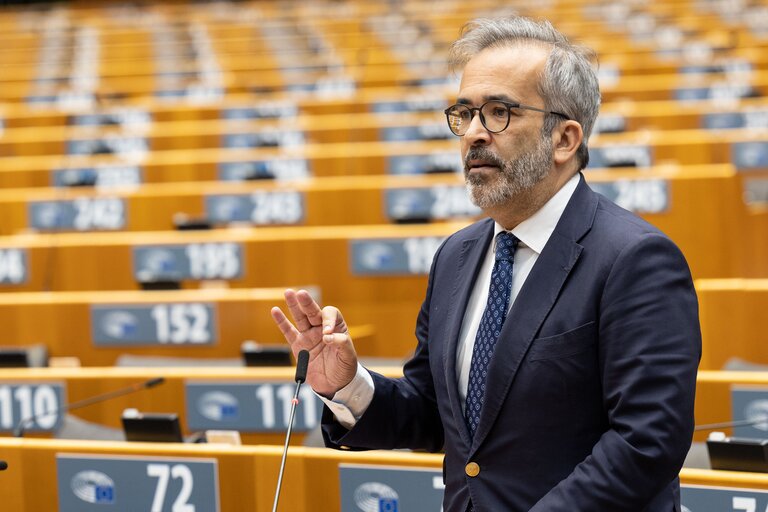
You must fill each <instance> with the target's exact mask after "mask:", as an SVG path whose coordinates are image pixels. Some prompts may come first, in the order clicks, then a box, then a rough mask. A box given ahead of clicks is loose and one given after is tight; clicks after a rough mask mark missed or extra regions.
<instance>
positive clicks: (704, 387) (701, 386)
mask: <svg viewBox="0 0 768 512" xmlns="http://www.w3.org/2000/svg"><path fill="white" fill-rule="evenodd" d="M721 343H722V340H721ZM734 386H735V387H742V388H754V389H762V390H766V391H768V374H766V372H764V371H715V370H699V374H698V376H697V380H696V409H695V411H696V412H695V415H696V425H710V424H714V423H727V422H729V421H733V420H734V419H739V420H741V419H744V418H745V417H746V415H741V416H739V417H738V418H734V413H733V406H732V402H733V400H732V396H731V393H732V390H733V387H734ZM712 430H719V431H723V432H725V433H727V434H728V435H732V434H733V429H732V428H725V427H724V428H717V429H712ZM712 430H708V431H699V432H696V433H695V434H694V440H695V441H702V442H703V441H705V440H706V439H707V436H708V435H709V433H710V432H711V431H712Z"/></svg>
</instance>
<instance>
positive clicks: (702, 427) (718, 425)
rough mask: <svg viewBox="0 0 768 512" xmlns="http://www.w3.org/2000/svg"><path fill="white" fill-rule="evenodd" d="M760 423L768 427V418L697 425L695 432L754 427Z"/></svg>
mask: <svg viewBox="0 0 768 512" xmlns="http://www.w3.org/2000/svg"><path fill="white" fill-rule="evenodd" d="M760 423H763V424H766V425H768V416H761V417H759V418H757V419H751V420H736V421H724V422H722V423H708V424H706V425H696V427H695V428H694V429H693V430H694V431H696V432H700V431H702V430H717V429H719V428H733V427H751V426H752V425H759V424H760Z"/></svg>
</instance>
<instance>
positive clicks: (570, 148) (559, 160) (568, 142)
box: [552, 120, 584, 165]
mask: <svg viewBox="0 0 768 512" xmlns="http://www.w3.org/2000/svg"><path fill="white" fill-rule="evenodd" d="M552 139H553V140H552V142H553V143H554V157H553V158H554V161H555V163H556V164H559V165H562V164H564V163H566V162H568V161H569V160H571V159H572V158H574V156H575V155H576V150H577V149H579V145H581V141H582V140H583V139H584V132H583V131H582V129H581V125H580V124H579V123H578V122H576V121H572V120H568V121H563V122H562V123H560V124H559V125H557V126H556V127H555V129H554V130H553V131H552Z"/></svg>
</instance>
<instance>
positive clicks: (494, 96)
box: [456, 94, 517, 105]
mask: <svg viewBox="0 0 768 512" xmlns="http://www.w3.org/2000/svg"><path fill="white" fill-rule="evenodd" d="M486 101H506V102H507V103H517V101H515V100H513V99H512V98H510V97H509V96H507V95H506V94H491V95H489V96H483V102H486ZM456 103H458V104H459V105H472V102H471V101H469V100H468V99H467V98H458V99H457V100H456Z"/></svg>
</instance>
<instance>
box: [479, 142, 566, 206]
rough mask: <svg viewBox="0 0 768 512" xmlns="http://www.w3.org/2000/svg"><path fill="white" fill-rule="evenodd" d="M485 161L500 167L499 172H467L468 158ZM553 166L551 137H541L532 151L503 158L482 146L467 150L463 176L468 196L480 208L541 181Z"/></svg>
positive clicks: (500, 202) (500, 203)
mask: <svg viewBox="0 0 768 512" xmlns="http://www.w3.org/2000/svg"><path fill="white" fill-rule="evenodd" d="M475 159H476V160H485V161H488V162H490V163H492V164H493V165H495V166H497V167H498V168H499V172H498V174H496V175H494V176H491V177H487V176H481V175H477V174H472V175H471V174H469V168H468V166H467V164H466V162H468V161H469V160H475ZM551 167H552V139H550V138H549V137H543V138H542V139H540V141H539V144H537V145H536V148H535V149H534V150H533V151H529V152H527V153H525V154H523V155H521V156H520V157H518V158H516V159H514V160H509V161H503V160H501V159H500V158H499V157H498V156H496V154H494V153H492V152H491V151H489V150H488V149H486V148H484V147H478V148H472V149H470V150H469V151H468V152H467V156H466V158H465V164H464V178H465V181H466V187H467V192H468V193H469V199H470V200H471V201H472V203H473V204H475V205H476V206H477V207H479V208H481V209H486V208H491V207H494V206H501V205H503V204H505V203H507V202H508V201H510V200H511V199H513V198H515V197H518V196H519V195H520V194H522V193H523V192H526V191H528V190H530V189H532V188H533V187H534V186H535V185H536V184H537V183H539V182H541V181H542V180H543V179H544V178H545V177H546V176H547V174H549V170H550V168H551Z"/></svg>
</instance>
